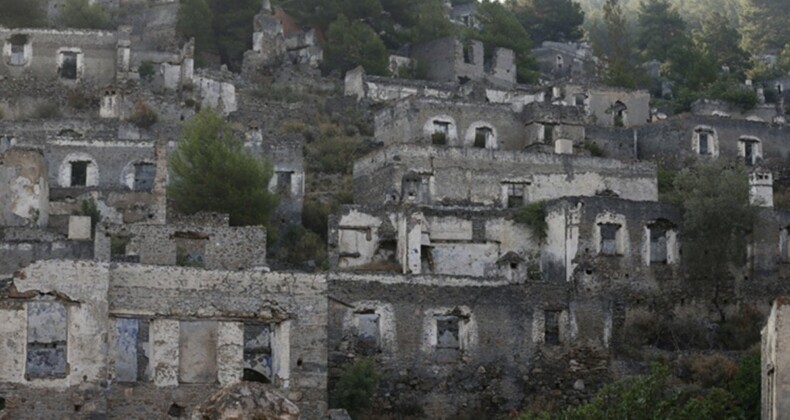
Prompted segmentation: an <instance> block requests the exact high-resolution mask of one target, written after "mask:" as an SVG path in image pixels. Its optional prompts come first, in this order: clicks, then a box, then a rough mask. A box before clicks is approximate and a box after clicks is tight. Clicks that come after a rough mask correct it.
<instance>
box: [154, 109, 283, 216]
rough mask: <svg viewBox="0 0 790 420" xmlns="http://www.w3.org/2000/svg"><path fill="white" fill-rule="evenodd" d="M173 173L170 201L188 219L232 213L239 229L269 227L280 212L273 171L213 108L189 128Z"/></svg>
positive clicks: (172, 166)
mask: <svg viewBox="0 0 790 420" xmlns="http://www.w3.org/2000/svg"><path fill="white" fill-rule="evenodd" d="M170 169H171V171H172V179H171V183H170V185H169V187H168V196H169V198H170V199H171V200H172V202H173V205H174V207H175V208H176V210H178V211H180V212H182V213H185V214H193V213H196V212H199V211H210V212H219V213H227V214H229V215H230V223H231V225H233V226H248V225H267V224H268V222H269V216H270V214H271V213H272V212H273V211H274V209H275V207H276V206H277V197H276V196H275V195H274V194H272V193H270V192H269V190H268V187H269V180H270V179H271V177H272V168H271V165H269V164H268V163H267V162H266V161H265V160H263V161H262V160H259V159H257V158H255V157H253V156H251V155H249V154H248V153H246V152H245V151H244V148H243V145H242V143H241V141H240V140H239V139H237V138H236V137H234V134H233V132H232V131H231V128H230V125H229V124H228V123H227V122H226V121H225V119H224V118H223V117H222V116H221V115H219V114H217V113H216V112H215V111H213V110H212V109H210V108H204V109H203V110H201V111H200V113H199V114H198V115H197V116H195V117H194V118H193V119H192V120H190V121H188V122H187V123H185V124H184V127H183V130H182V133H181V139H180V141H179V142H178V147H177V148H176V151H175V152H174V153H173V155H172V156H171V157H170Z"/></svg>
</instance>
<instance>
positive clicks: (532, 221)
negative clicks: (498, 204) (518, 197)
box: [514, 201, 549, 241]
mask: <svg viewBox="0 0 790 420" xmlns="http://www.w3.org/2000/svg"><path fill="white" fill-rule="evenodd" d="M514 220H515V221H516V222H517V223H521V224H523V225H527V226H529V228H530V229H532V233H534V234H535V237H536V238H538V240H539V241H544V240H545V239H546V234H547V232H548V229H549V225H548V223H546V202H545V201H536V202H534V203H529V204H525V205H523V206H522V207H521V208H520V209H519V210H518V212H517V213H516V215H515V216H514Z"/></svg>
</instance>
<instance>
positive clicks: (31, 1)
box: [0, 0, 46, 28]
mask: <svg viewBox="0 0 790 420" xmlns="http://www.w3.org/2000/svg"><path fill="white" fill-rule="evenodd" d="M0 10H2V11H3V12H2V13H0V26H5V27H8V28H30V27H36V26H43V25H44V24H45V23H46V15H45V14H44V7H43V6H42V1H41V0H0Z"/></svg>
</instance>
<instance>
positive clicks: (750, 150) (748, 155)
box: [738, 137, 762, 166]
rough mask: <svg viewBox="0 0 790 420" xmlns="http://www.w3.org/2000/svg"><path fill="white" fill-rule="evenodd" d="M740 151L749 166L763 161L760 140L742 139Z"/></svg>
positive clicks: (752, 138) (739, 141)
mask: <svg viewBox="0 0 790 420" xmlns="http://www.w3.org/2000/svg"><path fill="white" fill-rule="evenodd" d="M738 143H739V145H738V151H739V154H740V155H741V156H742V157H743V159H744V163H745V164H746V165H747V166H752V165H755V164H757V162H758V161H759V160H760V159H762V150H761V148H760V140H759V139H757V138H754V137H741V138H740V139H739V140H738Z"/></svg>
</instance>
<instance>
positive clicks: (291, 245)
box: [279, 225, 327, 269]
mask: <svg viewBox="0 0 790 420" xmlns="http://www.w3.org/2000/svg"><path fill="white" fill-rule="evenodd" d="M279 257H280V259H281V260H282V261H285V262H287V263H288V264H292V265H296V266H305V265H314V266H315V267H316V268H320V269H324V268H326V265H327V252H326V242H325V241H324V240H323V239H321V236H319V235H318V234H316V233H315V232H313V231H310V230H307V229H305V227H304V226H301V225H295V226H291V227H290V228H289V229H288V231H287V232H286V233H285V236H284V237H283V239H282V247H281V248H280V251H279ZM311 263H312V264H311Z"/></svg>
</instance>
